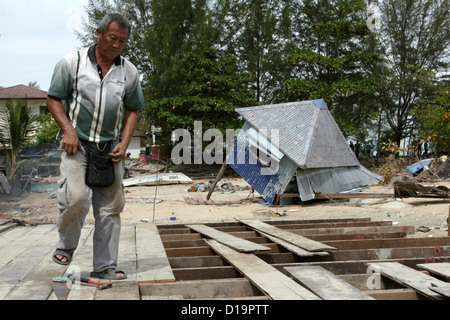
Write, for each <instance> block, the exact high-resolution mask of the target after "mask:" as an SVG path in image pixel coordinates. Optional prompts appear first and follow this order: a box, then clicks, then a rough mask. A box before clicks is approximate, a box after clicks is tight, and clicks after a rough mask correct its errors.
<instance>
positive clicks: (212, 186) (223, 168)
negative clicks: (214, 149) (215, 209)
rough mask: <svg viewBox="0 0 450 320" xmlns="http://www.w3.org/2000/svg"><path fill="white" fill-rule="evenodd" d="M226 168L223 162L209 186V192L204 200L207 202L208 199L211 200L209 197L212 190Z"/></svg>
mask: <svg viewBox="0 0 450 320" xmlns="http://www.w3.org/2000/svg"><path fill="white" fill-rule="evenodd" d="M227 166H228V165H227V163H226V162H224V163H223V164H222V166H221V167H220V170H219V173H218V174H217V177H216V179H215V180H214V182H213V184H212V185H211V189H210V190H209V192H208V195H207V196H206V200H209V198H211V195H212V193H213V192H214V189H215V188H216V184H217V182H219V180H220V179H222V176H223V174H224V173H225V170H226V169H227Z"/></svg>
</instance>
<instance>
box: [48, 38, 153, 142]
mask: <svg viewBox="0 0 450 320" xmlns="http://www.w3.org/2000/svg"><path fill="white" fill-rule="evenodd" d="M48 95H49V96H52V97H56V98H58V99H60V100H63V105H64V108H65V111H66V114H67V116H68V118H69V120H70V122H71V123H72V125H73V126H74V128H75V130H76V132H77V134H78V137H79V138H80V139H82V140H86V141H91V142H106V141H110V140H114V139H120V136H121V132H122V126H123V120H124V114H125V110H124V109H127V110H131V111H138V110H142V109H143V108H144V107H145V102H144V97H143V94H142V88H141V83H140V79H139V73H138V71H137V69H136V67H135V66H134V65H133V64H132V63H130V62H129V61H128V60H127V59H125V58H123V57H121V56H118V57H117V58H116V59H115V60H114V63H113V65H112V66H111V68H110V70H109V72H108V74H106V75H104V76H103V75H102V74H101V69H100V68H99V67H98V64H97V59H96V57H95V46H92V47H90V48H85V49H81V50H78V51H76V52H73V53H70V54H68V55H67V56H65V57H64V58H63V59H62V60H61V61H59V62H58V63H57V65H56V67H55V70H54V72H53V77H52V81H51V84H50V88H49V91H48Z"/></svg>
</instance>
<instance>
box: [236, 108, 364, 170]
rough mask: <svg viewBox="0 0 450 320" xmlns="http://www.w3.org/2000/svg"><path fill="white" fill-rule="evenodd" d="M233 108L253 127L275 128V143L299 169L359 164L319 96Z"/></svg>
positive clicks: (262, 128)
mask: <svg viewBox="0 0 450 320" xmlns="http://www.w3.org/2000/svg"><path fill="white" fill-rule="evenodd" d="M236 111H237V112H238V113H239V114H240V115H241V116H242V117H243V118H244V119H245V120H246V121H247V122H248V123H250V124H251V125H252V126H253V127H254V128H255V129H257V130H267V131H270V130H279V144H278V145H276V147H278V148H279V149H280V150H281V151H282V152H283V153H284V154H285V155H286V156H287V157H289V158H290V159H291V160H292V161H293V162H295V163H296V164H297V165H298V166H299V167H300V168H302V169H306V168H323V167H340V166H343V165H344V166H357V165H359V162H358V160H357V159H356V157H355V155H354V153H353V152H352V150H351V149H350V147H349V146H348V144H347V142H346V140H345V138H344V136H343V135H342V133H341V131H340V130H339V127H338V126H337V124H336V122H335V121H334V119H333V117H332V116H331V114H330V112H329V110H328V108H327V107H326V103H325V102H324V101H323V100H312V101H300V102H291V103H283V104H275V105H265V106H257V107H250V108H241V109H237V110H236Z"/></svg>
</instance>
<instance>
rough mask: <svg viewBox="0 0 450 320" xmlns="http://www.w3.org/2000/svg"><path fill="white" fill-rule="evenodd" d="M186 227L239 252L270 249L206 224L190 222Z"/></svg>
mask: <svg viewBox="0 0 450 320" xmlns="http://www.w3.org/2000/svg"><path fill="white" fill-rule="evenodd" d="M187 227H188V228H190V229H192V230H194V231H196V232H198V233H201V234H203V235H205V236H207V237H209V238H212V239H214V240H216V241H218V242H220V243H222V244H225V245H227V246H229V247H231V248H233V249H235V250H236V251H239V252H255V251H270V248H268V247H265V246H263V245H260V244H257V243H254V242H251V241H248V240H245V239H241V238H238V237H235V236H232V235H230V234H228V233H226V232H222V231H219V230H216V229H214V228H211V227H208V226H206V225H201V224H190V225H187Z"/></svg>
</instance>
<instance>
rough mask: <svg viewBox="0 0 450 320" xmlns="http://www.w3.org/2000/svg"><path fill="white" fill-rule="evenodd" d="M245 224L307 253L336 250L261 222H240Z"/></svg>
mask: <svg viewBox="0 0 450 320" xmlns="http://www.w3.org/2000/svg"><path fill="white" fill-rule="evenodd" d="M240 222H242V223H243V224H245V225H247V226H249V227H250V228H252V229H256V230H258V231H262V232H264V233H267V234H269V235H271V236H274V237H276V238H280V239H282V240H284V241H286V242H289V243H291V244H293V245H296V246H298V247H300V248H302V249H305V250H307V251H312V252H315V251H334V250H336V248H333V247H331V246H328V245H326V244H322V243H320V242H317V241H314V240H311V239H308V238H305V237H303V236H300V235H298V234H295V233H292V232H290V231H286V230H282V229H280V228H277V227H275V226H271V225H269V224H267V223H264V222H262V221H259V220H240Z"/></svg>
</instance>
